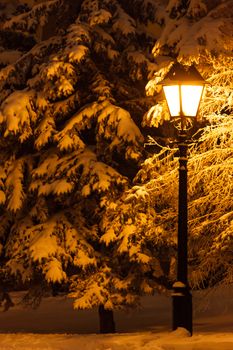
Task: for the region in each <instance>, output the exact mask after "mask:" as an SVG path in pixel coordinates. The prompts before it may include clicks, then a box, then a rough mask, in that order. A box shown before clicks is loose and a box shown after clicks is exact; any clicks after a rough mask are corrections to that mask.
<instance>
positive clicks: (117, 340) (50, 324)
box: [0, 288, 233, 350]
mask: <svg viewBox="0 0 233 350" xmlns="http://www.w3.org/2000/svg"><path fill="white" fill-rule="evenodd" d="M232 295H233V288H224V289H221V290H217V291H215V292H211V293H209V294H207V295H206V293H203V292H201V293H194V298H193V301H194V334H193V336H192V337H189V336H188V335H187V334H186V331H185V330H183V329H178V330H177V331H175V332H171V329H170V327H171V300H170V298H167V297H164V296H153V297H147V298H144V299H143V303H142V308H141V309H140V310H137V311H134V312H132V313H130V314H125V313H123V312H118V313H116V314H115V321H116V326H117V331H118V333H117V334H114V335H99V334H96V333H98V314H97V310H92V311H74V310H73V309H72V302H71V300H67V299H66V298H64V297H59V298H52V297H50V298H46V299H45V300H44V301H43V302H42V304H41V306H40V307H39V308H38V309H36V310H31V309H24V308H22V307H21V306H20V305H18V306H16V307H14V308H12V309H10V310H8V311H7V312H1V313H0V332H1V333H2V334H0V350H13V349H15V350H32V349H33V350H139V349H140V350H232V349H233V300H232V299H233V298H232ZM15 300H17V295H16V299H15Z"/></svg>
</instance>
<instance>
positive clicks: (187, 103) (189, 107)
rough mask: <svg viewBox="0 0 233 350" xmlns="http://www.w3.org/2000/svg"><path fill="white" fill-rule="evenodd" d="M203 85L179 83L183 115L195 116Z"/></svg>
mask: <svg viewBox="0 0 233 350" xmlns="http://www.w3.org/2000/svg"><path fill="white" fill-rule="evenodd" d="M202 90H203V85H201V86H200V85H199V86H197V85H181V99H182V110H183V115H184V116H186V117H195V116H196V115H197V110H198V107H199V103H200V99H201V95H202Z"/></svg>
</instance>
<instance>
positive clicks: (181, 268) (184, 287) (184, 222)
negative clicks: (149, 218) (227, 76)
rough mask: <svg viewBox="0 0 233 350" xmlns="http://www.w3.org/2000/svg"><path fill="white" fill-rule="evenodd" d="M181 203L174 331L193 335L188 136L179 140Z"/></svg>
mask: <svg viewBox="0 0 233 350" xmlns="http://www.w3.org/2000/svg"><path fill="white" fill-rule="evenodd" d="M178 146H179V203H178V255H177V281H176V282H175V283H174V285H173V294H172V300H173V325H172V328H173V330H175V329H177V328H178V327H182V328H185V329H187V330H188V331H189V332H190V334H191V335H192V295H191V292H190V288H189V284H188V258H187V242H188V203H187V177H188V173H187V148H188V145H187V142H186V135H185V134H182V135H180V140H179V144H178Z"/></svg>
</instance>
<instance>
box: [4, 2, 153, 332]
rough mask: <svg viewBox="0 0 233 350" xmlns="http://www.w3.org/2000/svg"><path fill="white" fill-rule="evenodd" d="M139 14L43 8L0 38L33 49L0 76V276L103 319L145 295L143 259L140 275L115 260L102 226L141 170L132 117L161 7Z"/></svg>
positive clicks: (60, 5)
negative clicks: (61, 295) (52, 290)
mask: <svg viewBox="0 0 233 350" xmlns="http://www.w3.org/2000/svg"><path fill="white" fill-rule="evenodd" d="M137 6H138V9H137V11H136V12H135V11H132V13H131V12H130V11H129V10H128V6H125V4H124V2H121V1H117V0H115V1H109V0H105V1H97V0H96V1H88V0H85V1H79V2H77V3H76V4H75V5H74V4H73V2H72V1H62V0H50V1H43V2H38V3H35V4H34V6H32V7H31V8H28V9H27V10H23V11H21V12H20V13H19V14H17V15H15V16H13V15H12V16H11V17H10V18H9V19H6V20H5V21H4V22H3V24H2V26H1V33H2V37H3V38H4V34H7V33H9V32H11V33H12V36H13V37H15V36H17V35H20V37H26V36H30V38H32V45H31V46H30V47H29V48H28V47H21V43H20V42H19V41H15V40H14V45H15V46H14V50H17V49H18V51H19V52H20V53H19V57H17V58H16V59H15V61H14V60H11V62H10V64H6V63H3V66H4V67H3V68H2V70H1V71H0V85H1V112H0V122H1V135H2V137H1V145H0V147H1V153H2V157H1V183H0V185H1V191H0V201H1V224H0V225H1V228H0V232H1V243H2V245H1V247H2V250H1V253H2V259H3V261H4V265H3V273H5V274H6V275H7V276H9V275H13V276H15V280H18V281H19V283H24V285H25V286H32V288H31V289H30V290H31V291H32V292H33V291H35V288H34V286H35V285H38V281H39V282H40V284H41V289H44V287H43V286H44V283H43V281H44V282H45V283H46V284H47V285H49V286H51V287H53V286H58V285H60V286H63V288H64V289H65V291H66V293H70V296H71V297H72V298H74V307H75V308H91V307H94V306H100V311H101V313H100V314H101V315H102V310H112V309H115V308H117V307H125V306H134V305H135V304H136V303H137V302H138V299H139V294H140V291H143V292H151V291H152V287H151V286H150V285H149V284H148V282H147V279H146V277H144V275H145V273H148V275H149V279H152V278H151V277H150V275H151V274H152V272H153V271H152V270H151V266H150V267H148V268H147V260H148V258H147V256H146V254H144V255H143V254H141V255H140V259H138V258H137V256H135V259H136V260H135V262H136V268H135V267H134V264H131V265H132V266H131V267H130V261H129V259H128V257H127V256H125V257H124V254H123V255H122V253H124V252H123V250H122V251H120V252H119V253H120V254H118V255H116V256H113V255H112V254H113V252H114V248H112V247H110V246H109V245H110V244H111V238H110V239H109V238H107V235H106V234H105V235H104V236H103V223H102V221H101V219H102V218H103V213H104V212H105V210H106V208H109V207H111V206H113V205H114V202H115V201H116V199H117V198H118V197H119V196H120V194H121V193H122V192H124V191H125V190H126V189H127V188H129V186H130V183H131V178H132V177H133V176H134V174H133V173H135V169H137V168H138V166H139V164H140V162H141V160H142V159H143V152H144V151H143V142H144V137H143V135H142V133H141V131H140V129H139V126H140V120H139V117H140V116H141V115H142V114H144V113H145V112H146V110H147V109H148V106H151V104H152V103H151V100H152V99H151V98H148V97H146V94H145V91H144V86H145V84H146V82H147V80H148V79H149V78H151V77H152V76H153V73H154V71H155V70H156V68H157V65H156V64H155V63H154V59H153V56H152V54H151V49H152V45H153V43H154V40H155V34H154V33H153V31H151V30H150V31H148V32H147V27H146V26H145V25H144V27H143V23H145V24H146V23H147V21H150V23H151V21H153V20H154V19H153V18H151V13H152V12H153V11H152V10H153V8H154V9H156V4H155V3H153V2H150V1H149V2H148V3H147V4H144V3H142V2H138V3H137ZM139 12H140V13H141V15H142V18H140V20H138V19H137V14H138V13H139ZM54 19H56V22H55V24H56V25H55V26H52V25H51V22H53V20H54ZM47 30H48V31H47ZM38 33H39V35H38ZM7 35H8V34H7ZM34 43H36V44H35V45H34ZM4 45H5V43H4ZM5 46H6V45H5ZM6 49H11V48H7V47H6ZM129 167H132V169H134V170H133V172H132V171H128V168H129ZM130 230H131V229H130ZM141 262H143V264H144V265H143V266H145V268H146V270H148V271H147V272H144V271H143V268H142V269H140V268H139V266H140V263H141ZM141 278H143V280H142V281H141ZM37 296H38V290H37ZM27 300H28V298H27ZM113 327H114V324H113V322H112V329H108V331H110V330H112V331H113V330H114V328H113ZM102 331H104V329H103V328H102Z"/></svg>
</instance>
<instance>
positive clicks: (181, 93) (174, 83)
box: [161, 63, 206, 335]
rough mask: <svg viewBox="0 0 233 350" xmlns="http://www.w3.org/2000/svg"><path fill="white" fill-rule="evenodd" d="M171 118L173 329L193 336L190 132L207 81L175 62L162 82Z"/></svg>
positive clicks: (192, 67)
mask: <svg viewBox="0 0 233 350" xmlns="http://www.w3.org/2000/svg"><path fill="white" fill-rule="evenodd" d="M161 84H162V86H163V91H164V94H165V98H166V101H167V105H168V109H169V113H170V116H171V119H173V120H175V121H176V122H178V125H179V126H178V130H179V140H178V147H179V201H178V255H177V280H176V282H175V283H174V284H173V293H172V301H173V320H172V322H173V324H172V328H173V330H175V329H177V328H178V327H183V328H186V329H187V330H188V331H189V332H190V334H191V335H192V294H191V292H190V288H189V283H188V259H187V241H188V206H187V148H188V144H187V137H188V135H187V130H188V128H189V126H190V124H191V125H192V122H193V119H195V118H196V116H197V113H198V109H199V105H200V101H201V97H202V94H203V90H204V86H205V84H206V82H205V80H204V79H203V78H202V77H201V75H200V74H199V72H198V71H197V70H196V68H195V67H194V66H191V67H188V68H185V67H184V66H182V65H180V64H178V63H176V64H174V65H173V67H172V68H171V70H170V71H169V73H168V74H167V75H166V77H165V79H164V80H163V81H162V83H161Z"/></svg>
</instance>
